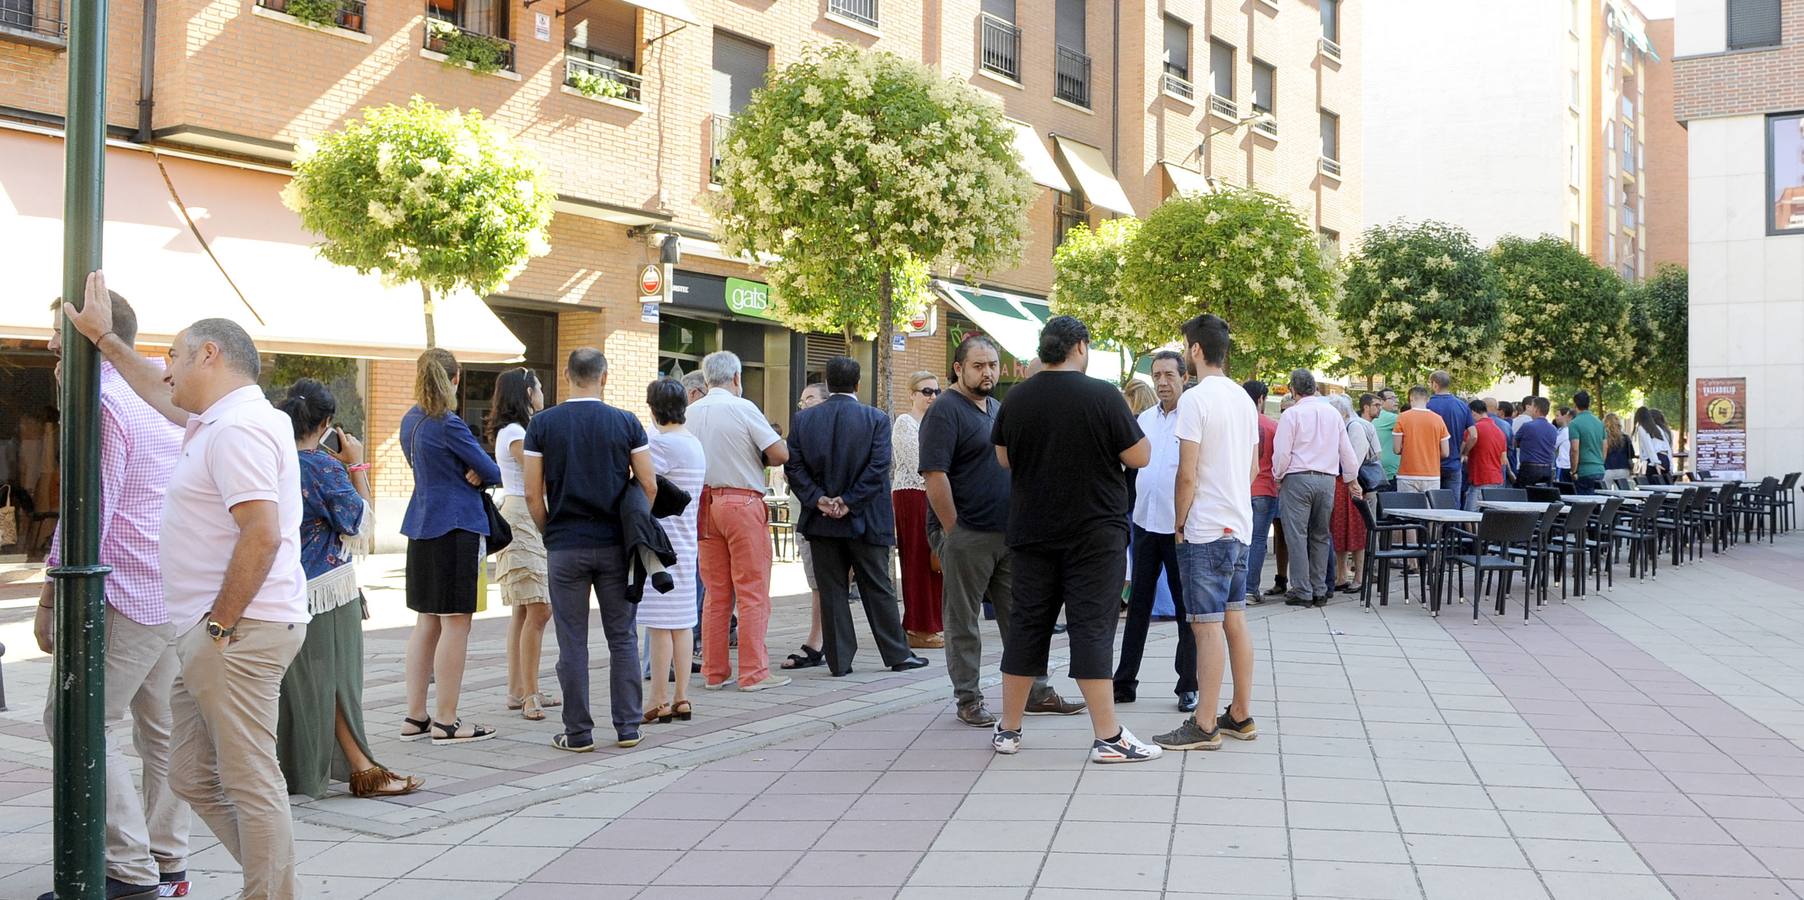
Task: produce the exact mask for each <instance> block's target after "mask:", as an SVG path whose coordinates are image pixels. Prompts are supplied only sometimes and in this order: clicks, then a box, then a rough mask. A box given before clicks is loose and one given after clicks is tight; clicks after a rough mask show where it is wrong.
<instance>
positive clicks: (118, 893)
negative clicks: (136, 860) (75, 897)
mask: <svg viewBox="0 0 1804 900" xmlns="http://www.w3.org/2000/svg"><path fill="white" fill-rule="evenodd" d="M157 887H158V886H157V885H154V884H126V883H125V882H123V881H120V880H119V879H117V878H113V877H111V876H108V878H107V880H106V900H156V896H157ZM38 900H56V892H55V891H46V892H44V893H43V894H40V895H38Z"/></svg>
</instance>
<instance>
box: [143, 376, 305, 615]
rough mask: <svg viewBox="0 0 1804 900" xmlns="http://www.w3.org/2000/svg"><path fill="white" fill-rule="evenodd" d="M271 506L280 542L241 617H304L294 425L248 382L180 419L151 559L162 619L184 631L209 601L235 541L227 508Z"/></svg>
mask: <svg viewBox="0 0 1804 900" xmlns="http://www.w3.org/2000/svg"><path fill="white" fill-rule="evenodd" d="M250 500H268V501H271V502H273V503H275V504H276V510H277V516H278V518H279V521H280V527H281V533H282V542H281V544H280V545H279V546H278V547H277V549H276V558H275V562H274V563H273V564H271V565H270V567H269V575H268V577H266V578H265V579H264V580H263V586H262V587H261V588H259V589H258V590H257V593H256V595H255V596H254V597H252V598H251V602H250V605H249V606H247V607H246V608H245V610H244V617H245V618H247V619H257V620H260V621H265V622H302V623H304V622H307V621H309V620H310V619H312V615H311V614H309V613H308V611H307V576H306V574H305V573H303V572H302V571H301V462H300V458H299V455H298V454H297V453H296V452H295V449H294V423H293V422H292V421H291V420H290V419H289V418H288V417H287V416H286V415H283V414H282V413H281V412H280V411H278V410H277V409H276V408H275V407H273V406H270V405H269V401H268V400H265V399H263V391H262V390H261V389H260V388H258V387H257V386H256V385H246V386H244V387H241V388H239V389H238V390H235V391H233V392H231V393H229V394H227V395H225V396H224V397H221V398H219V399H218V400H217V401H215V402H214V404H213V405H212V406H210V407H207V411H206V412H203V413H201V414H200V415H198V416H190V417H188V430H187V434H186V435H185V437H184V438H183V443H182V455H181V459H180V460H179V461H178V462H177V463H176V465H175V474H174V475H173V476H171V477H170V479H169V494H168V498H167V502H166V503H165V504H164V506H163V537H164V540H163V541H162V542H161V546H160V548H159V550H160V552H159V554H158V558H159V560H160V562H161V563H162V567H163V594H164V596H165V598H166V599H167V601H168V603H169V618H170V620H171V621H173V622H175V624H176V626H177V629H178V630H181V631H186V630H187V629H188V628H190V627H192V626H193V625H194V624H195V623H197V622H199V621H200V620H201V617H203V616H205V615H206V614H207V612H208V611H209V610H211V609H212V608H213V601H214V599H215V598H217V597H218V596H219V587H220V585H221V584H222V583H223V582H224V581H225V572H226V563H227V562H228V561H229V560H230V558H231V555H232V548H233V546H235V545H236V544H237V543H238V522H237V520H235V519H233V518H232V507H234V506H236V505H238V504H240V503H244V502H246V501H250Z"/></svg>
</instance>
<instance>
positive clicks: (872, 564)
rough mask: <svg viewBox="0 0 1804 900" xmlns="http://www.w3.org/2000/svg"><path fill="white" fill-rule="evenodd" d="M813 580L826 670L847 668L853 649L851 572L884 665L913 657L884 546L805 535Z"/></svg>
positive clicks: (838, 672)
mask: <svg viewBox="0 0 1804 900" xmlns="http://www.w3.org/2000/svg"><path fill="white" fill-rule="evenodd" d="M808 547H809V550H810V552H811V553H812V554H813V556H814V583H815V584H816V585H818V586H819V587H820V592H821V638H822V640H821V643H823V644H826V645H827V646H826V647H824V648H822V649H824V650H825V651H826V654H827V669H828V671H830V672H832V673H834V674H836V675H841V674H844V673H846V672H849V671H851V669H852V657H853V656H854V655H856V654H857V653H858V632H857V630H856V628H854V626H853V625H852V608H851V601H850V593H851V588H852V585H851V576H853V575H856V577H857V578H858V594H859V597H860V598H861V599H862V600H863V601H864V617H865V621H867V622H869V623H870V625H871V637H873V638H875V639H876V641H877V651H878V652H879V653H881V654H882V655H883V664H884V665H885V666H894V665H898V664H900V663H902V662H903V661H904V660H907V659H908V658H909V657H910V656H913V655H914V653H913V651H911V650H909V649H908V636H907V635H906V634H905V633H904V632H903V631H902V613H901V612H900V611H899V610H898V609H897V606H896V589H895V587H894V585H893V584H892V583H891V582H890V577H889V551H890V548H888V547H885V546H881V545H878V544H870V543H866V542H864V541H857V540H852V539H851V538H829V537H811V538H809V539H808Z"/></svg>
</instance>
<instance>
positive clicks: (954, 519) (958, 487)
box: [921, 334, 1084, 728]
mask: <svg viewBox="0 0 1804 900" xmlns="http://www.w3.org/2000/svg"><path fill="white" fill-rule="evenodd" d="M1000 374H1001V356H1000V354H999V353H998V352H997V349H996V343H995V342H994V341H992V340H990V339H989V338H987V337H985V336H983V335H980V334H977V335H971V336H969V337H967V338H965V339H964V340H963V341H960V342H959V345H958V348H957V349H956V350H954V351H953V353H952V387H951V388H950V389H949V390H948V391H947V393H946V395H945V396H943V397H941V398H940V399H939V401H938V402H936V403H934V404H933V405H932V406H929V407H928V408H927V415H926V416H924V417H922V419H921V475H922V477H923V478H925V479H926V481H927V507H928V509H927V540H928V543H929V545H930V546H932V547H933V552H934V553H935V554H936V555H938V556H939V558H940V569H941V572H942V573H943V574H944V576H945V582H944V591H943V593H942V595H941V596H942V603H943V604H944V609H945V617H944V618H945V622H944V624H945V626H946V672H947V674H948V675H949V676H950V677H951V679H952V692H953V695H954V696H955V697H956V698H957V700H958V720H959V721H960V722H963V723H965V724H966V725H970V726H972V727H974V728H988V727H990V726H992V725H994V724H996V716H995V715H994V714H993V713H991V712H990V711H989V709H988V708H986V707H985V706H984V703H983V691H982V690H981V689H980V688H979V687H978V685H977V674H978V670H979V668H980V667H981V666H982V660H983V639H982V636H981V634H980V632H979V628H980V627H981V626H982V624H983V609H982V606H983V600H984V597H985V595H986V594H987V595H988V596H989V600H990V605H991V606H993V607H995V609H996V628H997V630H998V631H1000V632H1001V633H1002V640H1003V642H1004V643H1007V641H1008V639H1009V638H1008V635H1009V616H1010V613H1011V611H1012V610H1013V608H1014V587H1013V578H1014V576H1013V570H1012V567H1011V565H1010V554H1009V548H1008V544H1007V542H1006V541H1005V540H1004V537H1003V532H1004V531H1005V530H1006V529H1007V527H1008V507H1009V477H1008V472H1007V471H1006V470H1004V469H1003V468H1002V466H1001V465H999V464H998V463H997V461H996V453H995V451H994V450H993V449H992V447H991V445H990V430H991V428H992V426H993V425H994V423H995V420H996V414H997V412H998V411H999V410H1000V409H1001V408H1002V404H1001V403H999V402H997V401H996V399H995V398H993V397H991V396H990V392H991V391H993V390H995V388H996V380H997V377H998V376H999V375H1000ZM1083 709H1084V704H1082V703H1074V702H1069V701H1067V700H1065V699H1064V698H1062V697H1060V696H1059V695H1058V692H1056V691H1054V690H1053V689H1052V688H1051V686H1049V685H1048V684H1047V683H1046V678H1045V677H1044V676H1041V677H1039V678H1036V679H1035V680H1034V682H1033V686H1032V689H1031V691H1030V692H1029V696H1028V702H1027V712H1028V713H1030V714H1038V715H1060V716H1069V715H1074V714H1076V713H1079V712H1082V711H1083Z"/></svg>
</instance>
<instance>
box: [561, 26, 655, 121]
mask: <svg viewBox="0 0 1804 900" xmlns="http://www.w3.org/2000/svg"><path fill="white" fill-rule="evenodd" d="M569 15H570V24H569V25H568V26H567V28H568V35H569V36H568V37H567V38H566V40H567V41H568V43H566V44H565V45H564V83H565V84H567V85H570V86H572V87H576V88H578V89H579V90H582V91H584V92H585V93H586V94H587V95H589V96H599V97H608V98H612V99H616V100H625V101H627V102H629V103H638V102H640V100H641V99H642V98H643V96H644V88H645V78H644V76H643V75H640V74H638V72H639V60H638V48H639V15H638V11H637V10H636V9H634V8H633V7H631V6H628V5H627V4H625V3H591V4H584V5H583V7H582V8H581V9H580V10H573V11H572V12H571V13H570V14H569ZM596 79H600V81H599V82H598V81H597V80H596Z"/></svg>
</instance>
